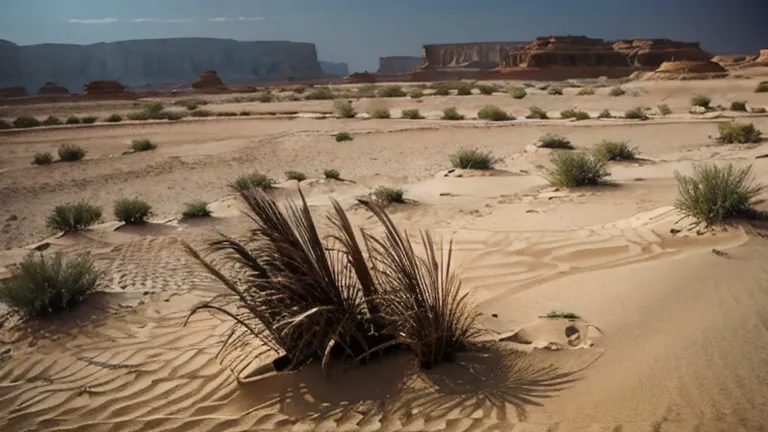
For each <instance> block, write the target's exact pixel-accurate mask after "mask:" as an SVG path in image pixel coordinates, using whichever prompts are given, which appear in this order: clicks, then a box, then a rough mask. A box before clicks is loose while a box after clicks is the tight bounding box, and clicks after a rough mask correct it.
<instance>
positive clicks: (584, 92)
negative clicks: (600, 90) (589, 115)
mask: <svg viewBox="0 0 768 432" xmlns="http://www.w3.org/2000/svg"><path fill="white" fill-rule="evenodd" d="M593 94H595V89H594V88H592V87H582V88H580V89H579V92H578V93H576V95H577V96H592V95H593Z"/></svg>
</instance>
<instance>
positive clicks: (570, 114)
mask: <svg viewBox="0 0 768 432" xmlns="http://www.w3.org/2000/svg"><path fill="white" fill-rule="evenodd" d="M560 117H562V118H564V119H571V118H572V119H575V120H577V121H578V120H589V114H587V112H586V111H579V110H576V109H573V108H569V109H567V110H563V111H560Z"/></svg>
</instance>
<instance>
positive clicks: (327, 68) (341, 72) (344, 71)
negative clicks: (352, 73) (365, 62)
mask: <svg viewBox="0 0 768 432" xmlns="http://www.w3.org/2000/svg"><path fill="white" fill-rule="evenodd" d="M320 68H321V69H322V70H323V72H325V73H326V74H327V75H332V76H337V77H345V76H347V75H349V66H347V64H346V63H333V62H328V61H322V60H321V61H320Z"/></svg>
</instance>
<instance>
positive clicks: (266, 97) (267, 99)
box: [258, 92, 275, 103]
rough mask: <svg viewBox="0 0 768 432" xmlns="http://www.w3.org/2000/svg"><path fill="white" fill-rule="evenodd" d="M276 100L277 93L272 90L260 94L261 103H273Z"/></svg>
mask: <svg viewBox="0 0 768 432" xmlns="http://www.w3.org/2000/svg"><path fill="white" fill-rule="evenodd" d="M274 100H275V95H273V94H272V93H271V92H265V93H262V94H260V95H259V98H258V101H259V102H261V103H272V102H274Z"/></svg>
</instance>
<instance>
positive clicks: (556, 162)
mask: <svg viewBox="0 0 768 432" xmlns="http://www.w3.org/2000/svg"><path fill="white" fill-rule="evenodd" d="M549 161H550V163H551V164H552V165H553V167H552V168H545V170H544V175H545V177H546V178H547V180H548V181H549V183H550V184H551V185H552V186H556V187H579V186H591V185H598V184H600V183H602V182H603V181H604V179H605V177H608V176H609V175H610V173H609V172H608V170H607V169H606V167H605V164H606V161H605V160H603V159H599V158H597V157H595V156H593V155H591V154H588V153H583V152H558V153H555V154H553V155H552V157H551V158H550V160H549Z"/></svg>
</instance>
